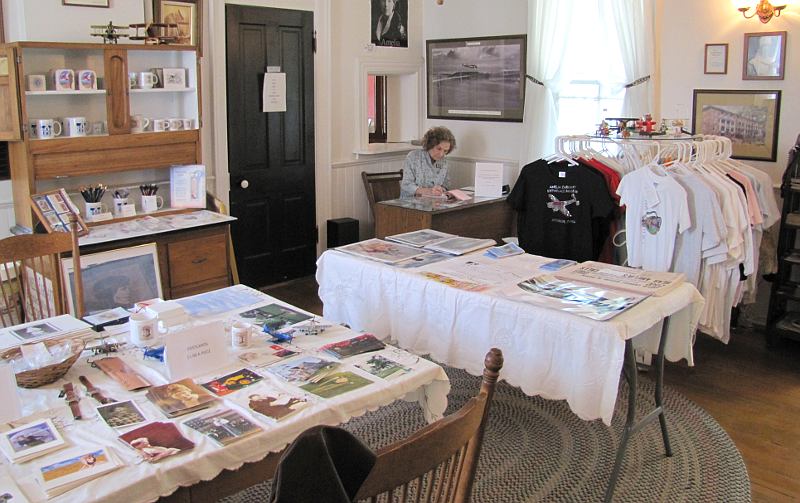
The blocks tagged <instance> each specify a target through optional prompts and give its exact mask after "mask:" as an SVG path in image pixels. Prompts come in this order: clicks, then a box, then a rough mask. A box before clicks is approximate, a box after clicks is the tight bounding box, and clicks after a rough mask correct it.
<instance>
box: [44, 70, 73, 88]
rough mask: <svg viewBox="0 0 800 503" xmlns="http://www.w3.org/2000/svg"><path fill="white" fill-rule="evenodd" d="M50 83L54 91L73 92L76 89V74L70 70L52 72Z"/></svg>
mask: <svg viewBox="0 0 800 503" xmlns="http://www.w3.org/2000/svg"><path fill="white" fill-rule="evenodd" d="M50 81H51V85H52V86H53V90H54V91H72V90H74V89H75V72H74V71H72V70H70V69H69V68H54V69H52V70H50Z"/></svg>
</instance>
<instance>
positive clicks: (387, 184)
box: [361, 170, 403, 218]
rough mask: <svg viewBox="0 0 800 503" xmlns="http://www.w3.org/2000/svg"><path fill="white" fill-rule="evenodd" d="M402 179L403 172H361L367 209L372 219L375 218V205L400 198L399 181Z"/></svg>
mask: <svg viewBox="0 0 800 503" xmlns="http://www.w3.org/2000/svg"><path fill="white" fill-rule="evenodd" d="M402 179H403V170H400V171H391V172H389V173H367V172H366V171H362V172H361V180H363V181H364V189H365V190H366V191H367V199H368V200H369V209H370V210H372V217H373V218H374V217H375V203H379V202H381V201H387V200H389V199H397V198H398V197H400V180H402Z"/></svg>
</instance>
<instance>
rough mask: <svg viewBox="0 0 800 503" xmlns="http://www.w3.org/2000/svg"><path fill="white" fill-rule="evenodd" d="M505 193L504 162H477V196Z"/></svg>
mask: <svg viewBox="0 0 800 503" xmlns="http://www.w3.org/2000/svg"><path fill="white" fill-rule="evenodd" d="M502 195H503V163H501V162H476V163H475V197H500V196H502Z"/></svg>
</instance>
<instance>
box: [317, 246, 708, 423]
mask: <svg viewBox="0 0 800 503" xmlns="http://www.w3.org/2000/svg"><path fill="white" fill-rule="evenodd" d="M474 257H475V255H472V256H471V257H459V258H455V259H451V260H453V261H466V260H476V259H475V258H474ZM477 260H484V261H485V260H491V259H483V258H480V259H477ZM549 260H551V259H545V258H543V257H535V256H533V255H518V256H515V257H509V258H504V259H500V261H498V262H497V264H502V267H503V270H504V271H503V274H500V275H499V276H502V277H500V278H498V285H495V286H493V287H492V288H490V289H489V290H487V291H483V292H472V291H464V290H460V289H457V288H453V287H450V286H447V285H444V284H442V283H439V282H435V281H431V280H429V279H427V278H425V277H423V276H422V275H421V274H420V272H422V271H437V270H439V271H441V270H443V268H444V267H446V266H445V264H447V262H449V261H445V262H439V263H436V264H431V265H427V266H424V267H421V268H418V269H399V268H396V267H392V266H389V265H385V264H382V263H379V262H375V261H371V260H367V259H363V258H360V257H355V256H352V255H348V254H346V253H342V252H338V251H327V252H325V253H323V254H322V256H321V257H320V258H319V260H318V261H317V282H318V283H319V296H320V298H321V299H322V302H323V304H324V315H325V317H326V318H327V319H330V320H335V321H338V322H344V323H347V324H349V325H350V326H351V327H352V328H353V329H356V330H365V331H369V332H372V333H374V334H375V335H376V336H378V337H381V338H386V337H391V340H392V341H396V343H397V345H399V346H400V347H402V348H404V349H408V350H410V351H412V352H414V353H417V354H430V355H431V356H433V358H435V359H436V360H437V361H440V362H444V363H447V364H448V365H452V366H455V367H458V368H463V369H466V370H467V371H468V372H469V373H471V374H474V375H479V374H480V373H481V372H482V371H483V358H484V355H485V354H486V351H487V350H488V349H489V348H491V347H498V348H500V349H501V350H502V351H503V355H504V358H505V364H504V366H503V369H502V371H501V377H502V378H503V379H505V380H506V381H507V382H509V383H510V384H512V385H515V386H519V387H520V388H521V389H522V391H524V392H525V393H526V394H528V395H541V396H543V397H545V398H548V399H556V400H559V399H564V400H566V401H567V402H568V403H569V405H570V407H571V408H572V410H573V411H574V412H575V413H576V414H577V415H578V416H579V417H581V418H582V419H587V420H590V419H597V418H600V419H602V420H603V422H605V423H606V424H611V416H612V414H613V411H614V402H615V401H616V397H617V389H618V385H619V379H620V371H621V369H622V364H623V357H624V349H625V340H626V339H629V338H632V337H634V336H637V335H640V337H637V338H636V339H634V341H635V342H637V343H639V344H641V345H643V346H645V347H646V348H647V349H648V350H649V351H651V352H655V351H656V350H657V342H658V334H659V329H660V323H661V321H662V320H663V319H664V318H665V317H667V316H670V315H673V314H675V316H673V317H672V318H671V320H670V334H669V339H668V341H669V346H668V348H667V351H666V355H667V357H668V358H669V359H670V360H673V361H675V360H678V359H681V358H686V359H687V360H688V361H689V363H690V364H691V363H692V344H693V341H694V331H695V327H696V326H697V320H698V317H699V314H700V309H701V308H702V305H703V298H702V296H701V295H700V294H699V293H698V292H697V290H696V289H695V288H694V287H693V286H692V285H691V284H688V283H687V284H683V285H681V286H680V287H678V288H677V289H675V290H673V291H672V292H670V293H669V294H667V295H665V296H663V297H650V298H647V299H645V300H644V301H643V302H642V303H640V304H638V305H636V306H635V307H633V308H632V309H630V310H628V311H626V312H624V313H622V314H620V315H618V316H616V317H614V318H613V319H611V320H609V321H594V320H591V319H588V318H584V317H580V316H577V315H573V314H569V313H565V312H563V311H559V310H555V309H547V308H542V307H539V306H535V305H531V304H529V303H526V302H524V301H523V300H520V299H523V298H524V295H520V296H518V297H511V296H509V295H508V292H509V291H511V292H513V291H514V289H515V287H514V286H513V285H515V284H516V282H518V281H521V280H522V279H528V278H529V277H531V276H533V275H535V274H539V273H541V271H540V270H539V269H538V267H539V265H541V264H543V263H544V262H546V261H549ZM526 276H527V277H526ZM516 290H519V291H520V292H522V291H521V290H520V289H516ZM639 339H641V340H639Z"/></svg>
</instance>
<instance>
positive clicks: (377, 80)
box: [367, 75, 388, 143]
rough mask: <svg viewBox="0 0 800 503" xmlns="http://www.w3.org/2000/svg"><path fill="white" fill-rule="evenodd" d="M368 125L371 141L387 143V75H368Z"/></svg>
mask: <svg viewBox="0 0 800 503" xmlns="http://www.w3.org/2000/svg"><path fill="white" fill-rule="evenodd" d="M367 93H368V98H367V100H368V106H367V125H368V127H369V142H370V143H386V130H387V129H388V121H387V119H386V103H387V99H386V94H387V92H386V76H385V75H369V76H368V77H367Z"/></svg>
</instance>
